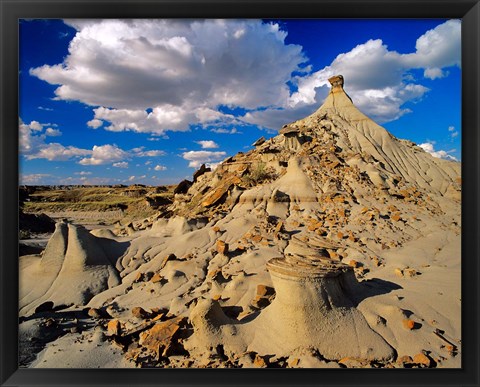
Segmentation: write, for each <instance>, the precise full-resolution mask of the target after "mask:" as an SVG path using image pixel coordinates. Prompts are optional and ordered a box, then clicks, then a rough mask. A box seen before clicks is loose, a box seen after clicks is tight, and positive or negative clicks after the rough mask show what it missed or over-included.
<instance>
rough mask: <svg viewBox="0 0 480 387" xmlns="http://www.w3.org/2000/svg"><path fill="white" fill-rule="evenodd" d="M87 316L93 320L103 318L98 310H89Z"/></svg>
mask: <svg viewBox="0 0 480 387" xmlns="http://www.w3.org/2000/svg"><path fill="white" fill-rule="evenodd" d="M87 314H88V315H89V316H90V317H92V318H94V319H100V318H103V313H102V311H101V310H100V309H97V308H90V309H89V310H88V312H87Z"/></svg>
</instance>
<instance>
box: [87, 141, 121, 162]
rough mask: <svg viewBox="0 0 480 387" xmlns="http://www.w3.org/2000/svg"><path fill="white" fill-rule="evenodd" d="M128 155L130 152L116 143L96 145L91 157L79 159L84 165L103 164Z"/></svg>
mask: <svg viewBox="0 0 480 387" xmlns="http://www.w3.org/2000/svg"><path fill="white" fill-rule="evenodd" d="M127 157H128V153H127V152H125V151H124V150H122V149H120V148H119V147H118V146H116V145H110V144H107V145H100V146H98V145H94V146H93V149H92V154H91V157H86V158H83V159H81V160H80V161H79V164H82V165H103V164H109V163H112V162H115V161H119V160H123V159H125V158H127Z"/></svg>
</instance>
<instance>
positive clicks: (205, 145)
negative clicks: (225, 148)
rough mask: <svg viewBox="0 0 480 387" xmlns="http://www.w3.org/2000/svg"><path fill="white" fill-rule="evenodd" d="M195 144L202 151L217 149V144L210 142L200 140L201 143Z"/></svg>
mask: <svg viewBox="0 0 480 387" xmlns="http://www.w3.org/2000/svg"><path fill="white" fill-rule="evenodd" d="M196 143H197V144H199V145H200V146H201V147H202V149H215V148H218V144H217V143H216V142H215V141H212V140H201V141H196Z"/></svg>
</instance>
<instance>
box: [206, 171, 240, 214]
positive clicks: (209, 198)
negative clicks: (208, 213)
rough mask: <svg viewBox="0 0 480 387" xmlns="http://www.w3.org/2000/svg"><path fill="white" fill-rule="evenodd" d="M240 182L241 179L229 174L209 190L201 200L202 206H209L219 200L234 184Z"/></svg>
mask: <svg viewBox="0 0 480 387" xmlns="http://www.w3.org/2000/svg"><path fill="white" fill-rule="evenodd" d="M241 183H242V180H241V179H240V178H239V177H238V176H235V175H232V176H230V177H229V178H227V179H225V180H223V181H222V183H221V184H220V185H219V186H218V187H216V188H215V189H213V190H212V191H210V192H209V193H208V194H207V195H206V196H205V199H204V200H203V201H202V206H203V207H211V206H213V205H214V204H215V203H217V202H219V201H220V199H222V198H223V197H224V196H225V194H226V193H227V192H228V191H229V190H230V189H231V188H232V187H233V186H234V185H239V184H241Z"/></svg>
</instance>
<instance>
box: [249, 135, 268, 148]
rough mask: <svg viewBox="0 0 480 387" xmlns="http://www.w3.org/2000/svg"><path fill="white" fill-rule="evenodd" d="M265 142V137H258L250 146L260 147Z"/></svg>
mask: <svg viewBox="0 0 480 387" xmlns="http://www.w3.org/2000/svg"><path fill="white" fill-rule="evenodd" d="M265 141H266V139H265V137H263V136H262V137H260V138H259V139H258V140H257V141H255V142H254V143H253V144H252V146H260V145H262V144H264V143H265Z"/></svg>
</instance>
